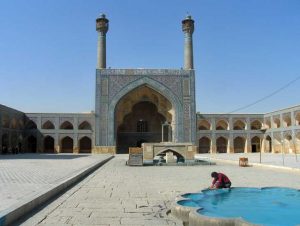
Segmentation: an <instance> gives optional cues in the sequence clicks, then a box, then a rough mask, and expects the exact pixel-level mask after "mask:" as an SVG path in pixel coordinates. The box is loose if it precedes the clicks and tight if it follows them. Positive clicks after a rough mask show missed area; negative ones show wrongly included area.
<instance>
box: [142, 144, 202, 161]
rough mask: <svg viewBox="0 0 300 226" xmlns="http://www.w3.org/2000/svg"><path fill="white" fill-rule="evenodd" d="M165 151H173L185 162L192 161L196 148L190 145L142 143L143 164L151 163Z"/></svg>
mask: <svg viewBox="0 0 300 226" xmlns="http://www.w3.org/2000/svg"><path fill="white" fill-rule="evenodd" d="M165 151H174V152H176V153H178V154H180V155H182V156H183V157H184V159H185V161H187V162H188V161H194V156H195V154H196V152H197V146H194V145H193V144H192V143H171V142H165V143H144V144H143V158H144V163H150V162H152V163H153V159H154V157H155V156H157V155H158V154H160V153H163V152H165Z"/></svg>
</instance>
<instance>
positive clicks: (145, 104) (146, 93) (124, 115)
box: [115, 85, 174, 153]
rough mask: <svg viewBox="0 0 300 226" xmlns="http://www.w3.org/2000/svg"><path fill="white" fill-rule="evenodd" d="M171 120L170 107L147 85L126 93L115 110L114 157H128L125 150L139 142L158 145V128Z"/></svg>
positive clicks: (159, 135) (164, 99) (159, 136)
mask: <svg viewBox="0 0 300 226" xmlns="http://www.w3.org/2000/svg"><path fill="white" fill-rule="evenodd" d="M173 119H174V109H173V107H172V104H171V102H170V101H169V100H168V99H167V98H166V97H164V96H163V95H162V94H160V93H158V92H157V91H155V90H153V89H152V88H150V87H148V86H147V85H142V86H139V87H138V88H136V89H134V90H132V91H130V92H129V93H127V94H126V95H125V96H123V97H122V98H121V99H120V101H119V102H118V103H117V105H116V108H115V126H116V133H117V134H116V135H117V136H116V138H117V139H116V146H117V153H128V148H129V147H137V146H141V144H142V143H143V142H150V143H151V142H160V141H161V139H162V124H163V123H165V122H169V123H171V122H172V121H173ZM168 132H170V133H171V131H168ZM164 133H165V132H164ZM164 135H166V134H164Z"/></svg>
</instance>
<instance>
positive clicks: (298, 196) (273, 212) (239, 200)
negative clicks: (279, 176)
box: [178, 187, 300, 226]
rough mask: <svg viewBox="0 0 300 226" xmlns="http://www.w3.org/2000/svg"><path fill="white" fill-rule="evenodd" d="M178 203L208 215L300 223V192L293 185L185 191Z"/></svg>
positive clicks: (280, 225) (281, 225) (276, 225)
mask: <svg viewBox="0 0 300 226" xmlns="http://www.w3.org/2000/svg"><path fill="white" fill-rule="evenodd" d="M183 197H184V198H187V199H188V200H181V201H179V202H178V204H180V205H183V206H191V207H199V208H200V209H199V210H198V212H199V213H200V214H203V215H205V216H210V217H222V218H235V217H242V218H243V219H244V220H246V221H248V222H251V223H254V224H260V225H266V226H271V225H272V226H292V225H300V191H299V190H296V189H290V188H278V187H270V188H231V189H218V190H204V191H203V192H202V193H194V194H192V193H191V194H185V195H183Z"/></svg>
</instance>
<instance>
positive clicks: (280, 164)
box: [201, 153, 300, 170]
mask: <svg viewBox="0 0 300 226" xmlns="http://www.w3.org/2000/svg"><path fill="white" fill-rule="evenodd" d="M201 156H205V157H209V158H211V159H212V160H213V161H214V160H221V161H223V160H226V161H229V162H235V163H237V164H238V160H239V158H240V157H247V158H248V161H249V164H255V165H256V166H258V165H261V166H270V167H277V168H283V169H296V170H300V154H297V155H295V154H281V153H280V154H279V153H278V154H271V153H261V163H260V155H259V153H235V154H203V155H202V154H201Z"/></svg>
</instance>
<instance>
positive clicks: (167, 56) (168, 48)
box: [0, 0, 300, 113]
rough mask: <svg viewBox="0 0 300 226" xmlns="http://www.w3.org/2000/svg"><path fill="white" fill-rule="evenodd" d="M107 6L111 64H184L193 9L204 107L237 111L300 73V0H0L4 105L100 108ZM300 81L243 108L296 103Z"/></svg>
mask: <svg viewBox="0 0 300 226" xmlns="http://www.w3.org/2000/svg"><path fill="white" fill-rule="evenodd" d="M101 12H104V13H105V14H106V15H107V17H108V18H109V20H110V29H109V32H108V34H107V66H108V67H112V68H180V67H182V65H183V33H182V31H181V20H182V19H183V18H184V17H185V16H186V13H187V12H189V13H190V14H191V15H192V16H193V18H194V19H195V32H194V64H195V69H196V100H197V111H200V112H202V113H219V112H220V113H227V112H231V111H233V110H235V109H237V108H239V107H242V106H244V105H247V104H249V103H252V102H254V101H256V100H257V99H260V98H262V97H264V96H266V95H268V94H270V93H272V92H273V91H275V90H276V89H278V88H280V87H281V86H282V85H284V84H286V83H288V82H289V81H291V80H293V79H295V78H297V77H299V76H300V1H299V0H249V1H244V0H226V1H225V0H188V1H187V0H186V1H184V0H98V1H97V0H88V1H85V0H72V1H70V0H56V1H54V0H26V1H24V0H19V1H17V0H1V1H0V29H1V30H0V84H1V91H0V103H1V104H4V105H7V106H10V107H13V108H16V109H19V110H21V111H24V112H88V111H91V110H94V104H95V103H94V102H95V98H94V97H95V68H96V49H97V48H96V44H97V33H96V31H95V19H96V17H97V16H98V15H99V14H100V13H101ZM299 86H300V80H297V81H296V82H294V83H292V84H291V85H290V86H289V87H288V88H286V89H284V90H283V91H282V92H279V93H278V94H276V95H274V96H272V97H271V98H269V99H267V100H265V101H264V102H261V103H259V104H257V105H255V106H253V107H250V108H247V109H244V110H241V111H240V112H245V113H247V112H249V113H256V112H258V113H264V112H270V111H273V110H277V109H280V108H285V107H289V106H293V105H297V104H300V89H299Z"/></svg>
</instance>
